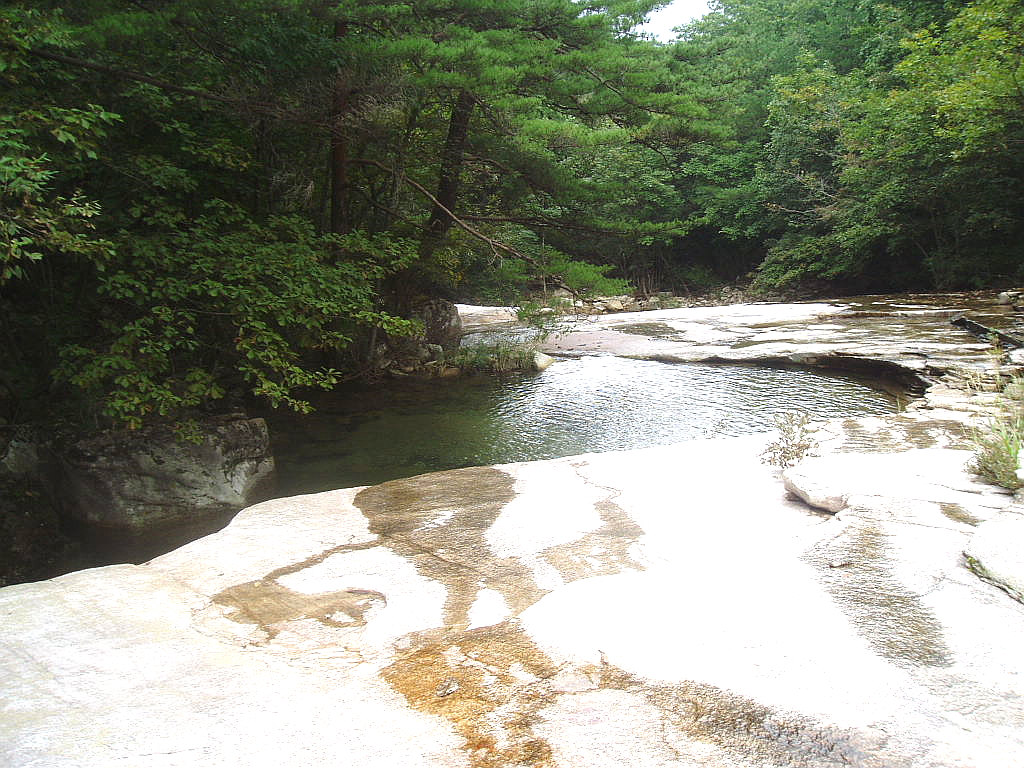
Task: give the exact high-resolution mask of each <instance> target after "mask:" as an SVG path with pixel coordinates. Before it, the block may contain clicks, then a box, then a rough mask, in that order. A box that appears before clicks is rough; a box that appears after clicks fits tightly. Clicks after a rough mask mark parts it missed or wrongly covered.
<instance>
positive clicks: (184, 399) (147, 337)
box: [0, 0, 1024, 428]
mask: <svg viewBox="0 0 1024 768" xmlns="http://www.w3.org/2000/svg"><path fill="white" fill-rule="evenodd" d="M661 5H665V3H655V2H650V1H649V0H648V1H646V2H644V1H633V0H623V1H621V2H616V1H613V2H606V3H595V2H589V1H588V0H517V1H516V2H510V1H508V0H422V1H421V0H417V1H416V2H373V1H371V0H361V1H359V2H355V1H354V0H75V2H57V1H54V0H36V1H35V2H31V3H11V2H4V3H2V4H0V79H2V88H3V102H2V105H3V109H2V111H0V214H2V215H0V334H2V340H0V344H2V348H3V350H4V352H3V356H2V362H0V418H2V419H3V420H4V421H5V422H6V423H8V424H16V423H25V422H28V421H38V420H39V419H40V418H45V419H49V420H52V421H63V422H65V423H70V424H75V425H81V426H86V427H90V428H95V427H103V426H112V425H118V426H126V427H130V428H137V427H141V426H143V425H145V424H147V423H150V422H152V421H160V420H173V419H176V418H179V417H180V416H181V414H186V413H189V412H193V411H195V410H197V409H215V408H217V407H218V404H222V403H224V402H226V401H227V400H229V399H230V398H231V397H232V396H234V395H237V394H238V393H244V394H245V396H246V397H256V398H259V399H260V400H262V401H264V402H267V403H269V404H271V405H274V406H278V405H282V406H290V407H293V408H296V409H299V410H302V409H304V408H306V407H307V406H306V403H305V400H304V393H305V392H308V391H310V390H311V389H314V388H329V387H332V386H334V385H335V384H336V383H338V382H339V381H342V380H345V379H347V378H351V377H354V376H358V375H359V373H360V371H362V370H364V368H365V366H366V362H367V359H368V357H369V356H371V355H372V354H373V351H374V349H376V348H377V346H378V345H379V344H380V342H381V340H382V339H401V338H402V337H403V336H405V335H408V334H412V333H415V332H416V331H417V324H416V322H415V321H414V320H411V319H410V318H411V317H413V316H414V310H415V307H416V306H417V305H418V303H420V302H423V301H426V300H431V299H437V298H441V299H447V300H458V301H469V302H474V303H507V302H514V301H517V300H518V299H519V297H522V296H524V295H528V294H529V293H531V292H535V291H537V290H538V289H539V287H540V286H546V285H560V286H565V287H568V288H569V289H570V290H571V291H573V292H575V293H579V294H586V293H588V292H590V293H595V292H596V293H602V292H604V293H608V292H624V291H633V292H637V293H640V294H648V293H651V292H655V291H673V292H677V293H689V292H699V291H702V290H707V289H709V288H711V287H714V286H717V285H722V284H732V283H739V284H741V285H743V286H745V287H748V288H749V289H751V290H753V291H763V292H766V295H770V292H772V291H780V290H785V291H789V292H790V293H789V294H788V295H795V296H824V295H833V296H836V295H849V294H853V293H864V292H883V291H884V292H892V291H904V290H951V289H970V288H981V287H989V286H1001V287H1005V286H1007V285H1017V284H1019V283H1020V282H1021V281H1022V280H1024V261H1022V259H1021V248H1022V243H1024V188H1022V183H1024V90H1022V88H1024V3H1021V2H1019V0H975V1H974V2H953V1H952V0H949V1H948V2H943V1H942V0H720V1H719V2H715V3H713V4H712V8H713V10H712V12H711V13H710V14H709V15H707V16H706V17H704V18H703V19H700V20H698V21H695V22H693V23H692V24H690V25H689V26H687V27H684V28H682V29H680V30H679V31H678V35H677V38H676V39H675V40H674V41H671V42H667V43H662V42H658V41H655V40H653V39H651V38H650V37H649V36H645V35H643V34H642V33H640V32H639V31H637V30H638V25H639V24H640V23H642V22H643V21H644V19H645V18H647V16H648V15H649V14H650V13H651V11H652V10H654V9H656V8H657V7H659V6H661Z"/></svg>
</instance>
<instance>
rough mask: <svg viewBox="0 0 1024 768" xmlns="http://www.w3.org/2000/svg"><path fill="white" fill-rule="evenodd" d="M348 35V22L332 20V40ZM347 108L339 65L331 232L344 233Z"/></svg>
mask: <svg viewBox="0 0 1024 768" xmlns="http://www.w3.org/2000/svg"><path fill="white" fill-rule="evenodd" d="M347 34H348V24H346V23H345V22H343V21H336V22H334V39H335V40H340V39H341V38H343V37H345V35H347ZM348 109H349V84H348V82H347V79H346V77H345V74H344V72H342V71H341V69H340V68H339V70H338V73H337V75H336V76H335V80H334V98H333V101H332V103H331V114H332V117H333V119H332V121H331V160H330V166H331V233H332V234H335V235H343V234H345V233H346V232H348V230H349V220H348V166H349V162H348V141H347V140H346V137H345V131H344V129H343V127H342V122H343V120H344V119H345V114H346V113H347V112H348Z"/></svg>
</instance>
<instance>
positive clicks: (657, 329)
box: [609, 323, 684, 341]
mask: <svg viewBox="0 0 1024 768" xmlns="http://www.w3.org/2000/svg"><path fill="white" fill-rule="evenodd" d="M609 330H611V331H618V332H619V333H628V334H630V335H633V336H647V337H650V338H655V339H669V340H671V341H683V340H684V334H683V332H682V331H680V330H678V329H676V328H673V327H672V326H671V325H667V324H665V323H630V324H628V325H615V326H611V327H609Z"/></svg>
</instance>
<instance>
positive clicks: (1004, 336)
mask: <svg viewBox="0 0 1024 768" xmlns="http://www.w3.org/2000/svg"><path fill="white" fill-rule="evenodd" d="M949 322H950V323H951V324H953V325H955V326H956V327H957V328H963V329H964V330H965V331H967V332H968V333H973V334H974V335H975V336H977V337H978V338H980V339H984V340H985V341H992V340H993V339H998V340H999V341H1000V342H1001V343H1002V344H1004V345H1006V346H1008V347H1013V348H1014V349H1017V348H1020V347H1024V341H1021V340H1020V339H1018V338H1017V337H1015V336H1011V335H1010V334H1008V333H1003V331H999V330H996V329H995V328H989V327H988V326H987V325H982V324H981V323H979V322H977V321H975V320H971V319H970V318H968V317H965V316H964V315H958V316H957V317H954V318H953V319H952V320H950V321H949Z"/></svg>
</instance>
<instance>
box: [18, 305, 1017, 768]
mask: <svg viewBox="0 0 1024 768" xmlns="http://www.w3.org/2000/svg"><path fill="white" fill-rule="evenodd" d="M896 303H900V302H896ZM901 303H903V304H907V305H909V306H908V307H906V308H899V307H894V303H893V302H889V303H886V304H885V306H883V307H880V306H878V304H879V303H878V302H876V303H874V305H873V304H872V302H860V303H859V304H857V305H854V304H843V305H839V304H831V303H830V304H816V305H782V306H776V307H764V306H762V307H745V308H734V307H733V308H730V307H726V308H722V309H721V310H719V311H718V312H719V314H703V313H705V312H709V311H706V310H677V311H676V312H677V313H678V314H668V315H666V316H664V317H662V318H660V319H658V320H657V321H650V320H647V319H645V320H644V322H645V323H646V322H657V323H659V324H664V325H665V326H666V327H668V328H669V329H670V330H669V331H668V332H665V333H662V332H661V330H660V327H658V328H654V327H647V328H645V329H643V330H642V331H640V330H637V329H636V328H635V325H636V322H635V321H631V320H630V319H629V318H626V322H625V323H615V325H625V326H629V325H631V324H632V325H634V328H633V330H627V331H626V332H621V330H617V329H616V328H615V327H611V326H608V327H605V326H603V325H602V326H601V327H597V326H594V327H588V329H586V330H576V331H574V332H573V333H572V334H569V335H567V336H563V337H561V338H559V339H556V340H555V341H554V342H552V344H551V346H552V350H551V351H559V350H561V351H562V352H563V353H564V352H565V351H573V350H572V349H571V348H572V347H574V346H578V345H580V344H583V343H584V338H583V337H581V336H580V335H579V334H587V335H586V337H585V338H586V339H589V341H588V342H586V343H590V342H593V343H594V344H595V347H594V349H597V350H601V351H605V352H614V353H617V354H618V353H624V352H629V353H630V354H637V355H640V356H644V355H650V356H662V355H665V356H671V357H673V358H674V359H688V358H691V357H692V358H694V359H696V358H698V357H699V356H701V355H704V356H705V357H703V358H701V359H710V358H721V359H732V357H735V358H737V359H740V358H742V359H748V358H746V357H745V356H746V355H748V354H750V353H749V352H748V351H747V350H749V349H751V348H752V347H759V346H762V345H771V349H772V352H771V356H775V355H782V356H792V355H808V356H820V355H833V354H838V353H842V354H849V355H856V356H858V357H864V358H865V359H868V358H871V356H872V355H875V356H876V358H875V359H878V360H881V361H883V362H886V363H890V364H894V365H895V364H899V365H903V363H904V362H906V363H908V369H909V370H912V371H914V372H915V373H918V374H920V375H922V376H925V377H927V378H928V379H929V381H932V382H934V383H932V385H931V387H930V389H929V390H928V392H927V394H926V396H925V397H924V398H923V399H921V400H919V401H916V402H915V403H914V404H912V405H911V406H910V407H909V408H908V409H907V410H906V411H905V412H904V413H901V414H898V415H895V416H893V417H889V418H884V417H876V418H866V419H842V420H836V421H833V422H827V423H824V424H821V425H818V429H817V432H816V433H815V435H816V438H817V449H816V453H817V455H815V456H812V457H810V458H807V459H805V460H804V461H803V462H802V463H801V464H800V465H798V466H797V467H795V468H793V469H791V470H789V471H787V472H786V473H785V475H784V477H782V476H780V474H779V473H778V472H777V471H776V470H774V469H772V468H771V467H769V466H766V465H765V464H763V463H762V462H761V460H760V459H761V453H762V452H763V450H764V448H765V446H766V445H767V443H768V442H769V440H770V439H771V436H770V435H753V436H750V437H744V438H732V439H719V440H714V439H709V440H697V441H691V442H687V443H681V444H678V445H673V446H665V447H658V448H650V449H643V450H638V451H629V452H621V453H603V454H588V455H584V456H575V457H569V458H565V459H557V460H553V461H543V462H533V463H526V464H512V465H504V466H498V467H483V468H471V469H463V470H454V471H451V472H440V473H434V474H430V475H423V476H420V477H415V478H410V479H406V480H397V481H392V482H389V483H384V484H382V485H379V486H373V487H369V488H364V489H360V488H354V489H344V490H338V491H331V492H328V493H322V494H316V495H311V496H298V497H291V498H285V499H277V500H274V501H269V502H265V503H263V504H259V505H256V506H254V507H250V508H249V509H246V510H244V511H243V512H241V513H240V514H239V515H238V516H237V517H236V518H235V520H234V521H233V522H232V523H231V525H229V526H228V527H227V528H226V529H225V530H223V531H221V532H219V533H217V534H215V535H213V536H209V537H206V538H204V539H200V540H198V541H195V542H193V543H191V544H189V545H187V546H185V547H182V548H181V549H179V550H176V551H174V552H171V553H169V554H167V555H164V556H162V557H159V558H157V559H156V560H153V561H152V562H150V563H148V564H146V565H142V566H111V567H107V568H102V569H96V570H92V571H82V572H78V573H73V574H69V575H67V576H63V577H61V578H58V579H55V580H52V581H49V582H41V583H37V584H24V585H17V586H13V587H8V588H5V589H2V590H0V617H2V619H3V622H4V626H5V628H6V630H7V631H6V632H5V633H4V637H3V638H2V639H0V708H2V712H3V716H2V717H0V763H3V764H5V765H12V766H30V765H56V764H59V765H74V766H107V765H111V764H118V763H119V762H123V763H125V764H132V765H159V766H192V765H196V764H210V765H232V766H233V765H238V766H242V765H245V766H254V765H255V766H275V767H277V766H313V765H325V766H327V765H332V766H333V765H347V766H396V765H400V766H488V767H489V766H513V765H529V766H565V767H566V768H570V767H572V768H575V767H576V766H588V767H590V766H594V767H598V768H599V767H601V766H609V767H611V766H616V767H619V766H624V765H625V766H643V767H644V768H647V767H648V766H709V767H714V768H754V767H755V766H757V767H758V768H760V767H761V766H800V767H808V768H817V767H819V766H822V767H824V766H865V767H868V766H870V767H878V768H882V767H883V766H884V767H887V768H888V767H897V768H899V767H901V766H908V767H909V766H914V768H918V767H919V766H925V767H935V768H938V767H939V766H948V767H953V766H957V767H963V768H967V767H968V766H970V767H971V768H985V767H988V766H991V767H992V768H1005V766H1008V765H1012V764H1013V763H1014V761H1015V760H1016V759H1017V758H1018V757H1019V755H1021V754H1024V728H1022V725H1024V654H1021V653H1020V637H1021V636H1024V605H1022V604H1021V603H1020V602H1019V601H1018V600H1017V599H1015V597H1014V595H1013V594H1011V592H1010V591H1008V590H1007V589H1005V588H1004V587H1005V583H1004V585H1003V586H998V585H997V584H996V583H993V582H994V581H999V580H1000V579H1002V580H1003V582H1006V581H1007V578H1008V577H1007V574H1009V575H1010V576H1011V577H1013V578H1016V576H1014V574H1019V571H1018V570H1017V569H1018V567H1019V558H1017V559H1016V560H1015V558H1014V552H1019V551H1020V550H1019V549H1016V550H1014V549H1013V548H1012V547H1011V548H1009V549H1007V548H1006V547H999V546H993V542H1006V541H1008V538H1007V534H1006V532H1005V531H1004V530H1002V529H1001V528H1000V527H1005V528H1008V529H1009V528H1012V529H1013V530H1014V531H1019V528H1020V526H1019V525H1018V523H1019V522H1020V521H1021V520H1022V519H1024V516H1022V515H1021V507H1020V505H1019V504H1018V502H1017V501H1016V500H1015V499H1014V497H1013V496H1011V495H1010V494H1008V493H1003V492H1001V491H999V490H998V489H996V488H994V487H992V486H989V485H986V484H983V483H981V482H979V481H978V480H977V478H975V477H974V476H973V475H972V474H971V473H970V472H969V470H968V469H967V464H968V462H969V460H970V453H969V452H968V451H967V450H965V444H964V443H965V437H964V427H965V425H969V424H971V423H975V422H977V420H978V419H981V418H984V416H985V414H986V413H987V409H990V408H991V400H990V399H986V393H984V392H977V391H972V392H969V391H967V390H964V389H963V388H962V387H961V386H960V382H961V381H962V379H961V377H960V376H959V375H958V374H957V372H958V371H960V372H973V373H971V374H970V375H971V376H972V377H974V379H976V380H979V377H980V378H984V374H985V373H986V367H985V366H986V365H987V364H988V363H989V362H990V357H987V356H986V355H987V351H986V350H985V349H981V348H978V346H977V345H974V342H973V341H972V340H970V339H969V338H968V339H960V338H959V337H958V336H956V334H957V333H958V331H956V330H955V329H953V330H950V328H949V327H948V317H947V316H946V315H945V312H946V310H945V309H942V308H941V305H942V302H941V300H939V299H935V300H934V304H929V305H928V306H927V308H925V309H921V308H920V307H921V305H922V304H923V303H924V302H923V301H920V300H918V299H916V298H915V299H914V300H906V301H904V302H901ZM854 306H856V307H857V308H856V309H854V308H853V307H854ZM993 306H994V302H993ZM854 312H859V313H861V314H859V315H854V314H852V313H854ZM885 312H890V313H891V312H906V313H907V314H905V315H892V314H884V313H885ZM875 313H881V314H875ZM651 314H652V313H646V314H645V318H650V316H651ZM772 317H775V319H776V321H777V322H778V323H779V324H780V325H779V326H778V327H777V328H776V329H775V330H773V329H772V326H771V322H772ZM613 318H614V319H615V320H619V319H621V318H623V315H618V316H608V317H605V318H602V320H601V322H602V323H604V322H611V321H612V320H613ZM903 320H909V321H911V322H910V324H911V325H912V326H913V329H912V330H906V329H904V331H902V332H898V331H896V330H894V329H896V328H899V327H903V326H902V325H901V321H903ZM858 323H863V324H864V325H862V326H858ZM814 325H818V326H829V327H825V328H817V329H816V330H815V329H813V328H811V329H810V330H808V326H814ZM833 326H838V327H839V328H838V329H837V328H836V327H833ZM882 326H884V328H882ZM858 328H864V329H866V331H867V332H866V333H859V332H857V331H858ZM812 331H813V333H812ZM833 332H834V333H833ZM885 333H890V335H889V336H888V337H885V336H884V334H885ZM901 333H902V334H903V335H900V334H901ZM723 334H731V336H730V337H729V338H725V336H723ZM801 334H803V335H801ZM574 335H575V338H574ZM766 336H767V338H766ZM794 336H799V339H797V340H794ZM857 340H860V341H859V342H858V341H857ZM750 342H752V343H750ZM917 344H920V346H918V347H915V345H917ZM669 345H670V346H669ZM830 345H831V346H830ZM958 347H959V349H958ZM668 350H672V351H668ZM915 350H916V352H915ZM575 351H580V350H575ZM761 351H762V352H763V351H764V350H761ZM918 353H919V354H918ZM731 356H732V357H731ZM911 363H913V365H912V366H911V365H910V364H911ZM963 375H964V376H966V375H967V373H964V374H963ZM801 499H803V500H801ZM824 510H827V511H824ZM1007 521H1009V522H1007ZM965 552H966V553H967V554H966V555H965ZM986 561H987V562H988V565H987V566H986V569H987V570H986V571H985V577H986V578H985V579H982V578H979V577H978V575H977V570H978V566H977V565H976V564H977V563H985V562H986ZM986 579H988V580H986Z"/></svg>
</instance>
